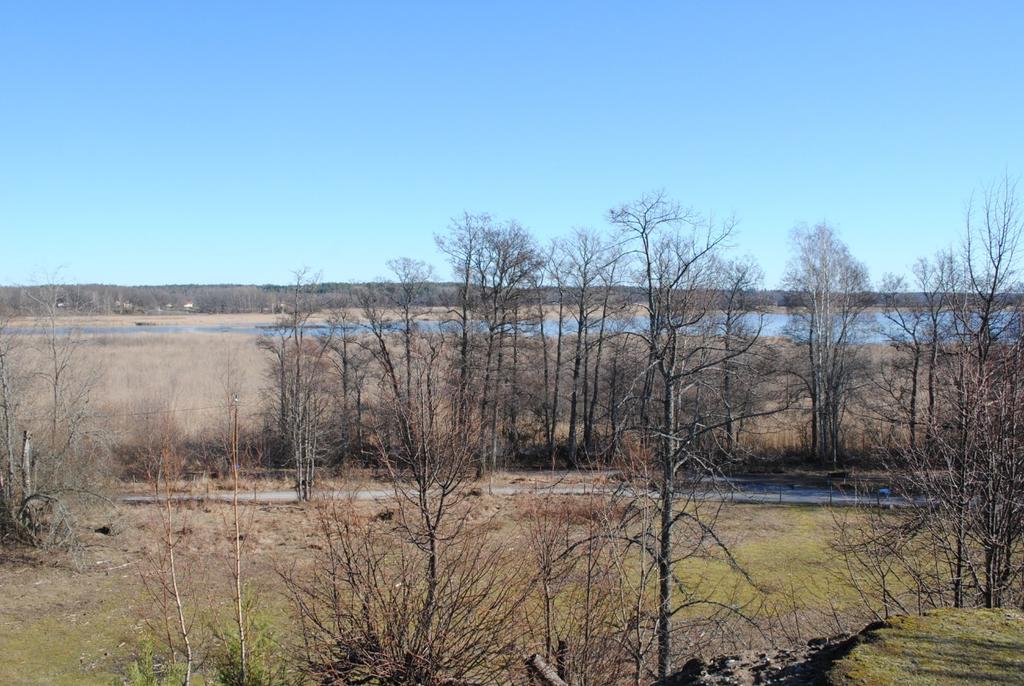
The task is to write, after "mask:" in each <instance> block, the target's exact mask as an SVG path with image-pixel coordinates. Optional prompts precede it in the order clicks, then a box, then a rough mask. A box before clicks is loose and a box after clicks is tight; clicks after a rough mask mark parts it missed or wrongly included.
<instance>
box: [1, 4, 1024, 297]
mask: <svg viewBox="0 0 1024 686" xmlns="http://www.w3.org/2000/svg"><path fill="white" fill-rule="evenodd" d="M840 5H842V6H840ZM1022 44H1024V3H1020V2H1005V3H984V2H982V3H952V2H950V3H942V2H920V3H911V2H898V3H895V2H880V3H866V2H857V3H852V2H851V3H832V2H824V3H822V2H813V3H812V2H808V3H796V2H750V3H741V2H729V3H725V2H700V3H697V2H692V3H686V2H667V3H646V2H645V3H632V2H620V3H602V2H578V3H569V2H565V3H563V2H536V3H533V2H523V1H519V2H507V3H497V2H493V3H492V2H472V3H469V2H467V3H464V4H457V3H440V2H438V3H427V2H417V3H386V2H362V3H356V2H323V3H311V2H287V3H285V2H238V3H229V2H216V1H211V2H198V1H195V2H103V1H96V2H79V1H77V0H76V1H75V2H68V3H66V4H61V3H52V2H43V1H40V2H16V1H15V0H6V1H4V2H2V4H0V255H2V259H0V283H5V284H9V283H23V282H26V281H29V280H31V279H33V278H36V277H38V276H39V275H40V274H43V273H46V272H50V271H52V270H54V269H56V268H58V267H63V272H62V273H63V278H65V279H67V280H73V281H102V282H107V283H111V282H115V283H125V284H138V283H166V282H178V283H180V282H245V283H250V282H257V283H262V282H282V281H286V280H287V279H288V278H289V274H290V272H291V271H292V270H293V269H294V268H296V267H299V266H302V265H308V266H310V267H312V268H315V269H320V270H322V271H323V276H324V278H325V279H328V280H365V279H370V278H373V277H375V276H378V275H382V274H383V273H385V267H384V262H385V260H386V259H388V258H389V257H395V256H399V255H409V256H413V257H420V258H425V259H428V260H430V261H432V262H435V263H437V264H440V262H441V261H440V259H439V257H438V255H437V253H436V251H435V250H434V247H433V239H432V235H433V233H434V232H435V231H438V230H441V229H443V228H444V227H445V226H446V224H447V223H448V220H449V217H451V216H453V215H457V214H459V213H461V212H462V211H463V210H470V211H477V212H479V211H487V212H490V213H492V214H494V215H497V216H500V217H515V218H517V219H518V220H519V221H520V222H522V223H523V224H525V225H526V226H528V227H529V228H530V229H532V230H533V231H534V232H535V234H536V235H537V236H538V237H539V238H541V239H542V240H543V239H546V238H548V237H550V236H553V235H556V234H558V233H560V232H563V231H566V230H567V229H569V228H570V227H572V226H574V225H591V226H603V225H604V214H605V212H606V211H607V209H608V208H609V207H610V206H612V205H613V204H617V203H620V202H623V201H626V200H629V199H631V198H634V197H636V196H638V195H639V194H641V193H643V192H644V191H647V190H650V189H654V188H660V187H663V188H665V189H666V190H667V191H668V192H669V193H671V194H672V195H674V196H675V197H676V198H678V199H679V200H680V201H682V202H683V203H684V204H692V205H694V206H695V207H697V208H699V209H702V210H705V211H714V212H715V213H717V214H720V215H724V214H729V213H734V214H735V215H736V216H737V217H738V218H739V219H740V221H741V223H740V233H739V235H738V237H737V241H736V243H737V250H738V251H739V252H741V253H750V254H753V255H755V256H756V257H757V258H759V259H760V261H761V263H762V266H763V267H764V269H765V272H766V274H767V281H768V285H775V284H776V283H777V282H778V280H779V277H780V275H781V273H782V271H783V268H784V265H785V261H786V248H787V246H786V243H787V240H788V235H789V231H790V229H791V228H792V226H793V225H794V224H796V223H798V222H803V221H806V222H815V221H818V220H821V219H823V218H827V219H828V220H829V221H830V222H832V223H834V224H835V225H837V226H838V227H839V228H840V231H841V233H842V235H843V237H844V238H845V239H846V240H847V242H848V243H849V244H850V246H851V248H852V250H853V252H854V253H855V254H856V255H857V256H858V257H860V258H861V259H863V260H864V261H865V262H867V263H868V265H869V266H870V268H871V271H872V276H873V277H878V276H880V275H881V273H882V272H885V271H902V270H903V269H904V268H905V267H906V266H907V265H908V264H910V263H911V262H912V261H913V259H914V258H915V257H917V256H918V255H922V254H928V253H931V252H932V251H934V250H936V249H938V248H940V247H943V246H944V245H947V244H949V243H950V242H951V241H953V240H955V239H956V236H957V235H958V233H959V231H960V228H961V226H962V219H963V209H964V204H965V201H966V200H967V199H968V197H969V195H970V193H971V192H972V190H974V189H976V188H977V187H978V186H979V185H981V184H984V183H987V182H990V181H992V180H993V179H995V178H996V177H998V176H999V175H1001V174H1002V173H1003V172H1004V170H1008V171H1009V172H1010V173H1011V174H1020V173H1022V172H1024V131H1022V124H1024V107H1022V105H1024V50H1022ZM445 273H447V272H446V270H445Z"/></svg>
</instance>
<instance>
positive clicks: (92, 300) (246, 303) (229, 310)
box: [0, 281, 923, 316]
mask: <svg viewBox="0 0 1024 686" xmlns="http://www.w3.org/2000/svg"><path fill="white" fill-rule="evenodd" d="M389 286H393V284H390V283H388V282H384V281H378V282H366V283H344V282H323V283H317V284H315V286H314V287H313V288H314V290H315V293H314V294H313V299H314V301H315V305H316V307H317V308H318V309H320V310H331V309H337V308H346V307H350V308H358V307H360V306H361V305H360V300H359V293H361V292H363V291H365V290H367V289H371V290H372V289H374V288H381V287H385V288H386V287H389ZM292 288H294V285H287V284H284V285H282V284H263V285H255V284H250V285H245V284H168V285H163V286H117V285H110V284H67V285H65V286H63V287H62V288H61V289H60V293H61V299H60V302H59V303H57V304H58V306H59V307H60V308H61V309H63V310H64V311H66V312H68V313H74V314H105V315H111V314H125V315H131V314H161V313H181V312H193V313H214V314H268V313H275V312H282V311H285V310H286V309H287V301H288V297H287V293H288V291H289V290H290V289H292ZM44 289H45V290H44ZM535 290H541V291H545V290H552V289H550V288H539V289H535ZM619 290H620V291H621V293H620V297H621V298H622V299H623V300H625V301H627V302H629V301H633V300H635V301H636V302H640V300H641V299H642V297H643V294H642V293H641V292H640V291H639V290H637V289H631V288H628V287H621V288H620V289H619ZM634 291H635V292H634ZM44 292H47V293H52V292H53V291H52V289H50V288H48V287H46V286H42V285H33V286H0V311H2V312H6V313H8V314H12V315H15V316H18V315H25V316H27V315H31V314H33V313H34V312H35V311H36V310H37V309H38V305H39V301H40V297H41V295H42V293H44ZM752 295H756V296H757V297H756V298H755V299H756V300H757V301H758V302H759V303H760V304H761V305H762V306H763V307H788V306H790V305H792V303H793V294H792V293H790V292H788V291H785V290H760V289H759V290H757V291H756V292H755V293H753V294H752ZM865 295H866V296H868V299H869V300H870V301H873V304H875V305H880V304H881V302H882V295H881V294H880V293H869V294H865ZM898 297H899V299H900V301H901V303H900V304H902V305H904V306H913V305H914V304H915V302H917V301H919V300H921V299H923V296H922V295H921V294H919V293H912V292H907V293H901V294H899V296H898ZM458 300H459V286H458V284H456V283H452V282H443V281H436V282H432V283H430V284H427V286H426V288H425V289H424V292H423V295H422V305H423V306H426V307H446V306H454V305H455V304H457V303H458Z"/></svg>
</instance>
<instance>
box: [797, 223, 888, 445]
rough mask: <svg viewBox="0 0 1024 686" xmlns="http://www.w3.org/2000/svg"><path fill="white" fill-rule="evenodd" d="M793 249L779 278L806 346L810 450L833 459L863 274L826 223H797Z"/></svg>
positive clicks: (862, 304) (864, 289) (863, 302)
mask: <svg viewBox="0 0 1024 686" xmlns="http://www.w3.org/2000/svg"><path fill="white" fill-rule="evenodd" d="M793 251H794V256H793V258H792V259H791V261H790V265H789V269H788V271H787V273H786V277H785V280H784V284H785V287H786V288H788V289H789V290H790V291H792V294H793V297H794V300H795V302H794V303H793V306H792V307H791V308H790V316H791V317H792V319H793V335H794V338H795V340H796V342H797V343H798V344H802V345H803V346H805V348H806V351H807V364H806V366H805V368H804V369H803V370H801V371H798V372H797V374H798V375H799V376H800V377H801V378H802V379H803V381H804V383H805V385H806V387H807V392H808V395H809V396H810V401H811V451H812V453H813V454H814V456H815V457H817V458H818V459H819V460H822V461H825V460H828V461H831V462H832V463H833V464H835V463H837V462H838V461H839V458H840V456H841V454H842V422H843V415H844V413H845V411H846V409H847V404H848V402H849V399H850V394H851V393H852V391H853V390H854V386H855V384H856V383H857V380H856V376H855V375H856V373H857V372H858V367H857V360H856V358H855V351H854V345H855V344H856V343H857V342H858V335H859V333H860V328H861V324H862V321H863V314H864V311H865V310H866V308H867V306H868V304H869V299H868V297H867V293H868V292H869V284H868V275H867V270H866V268H865V267H864V265H863V264H861V263H860V262H858V261H857V260H856V259H854V258H853V256H852V255H850V252H849V250H848V249H847V247H846V245H845V244H844V243H843V242H842V241H841V240H840V239H839V237H838V236H837V235H836V232H835V230H833V229H832V227H830V226H829V225H828V224H818V225H817V226H815V227H814V228H807V227H798V228H796V229H795V230H794V231H793Z"/></svg>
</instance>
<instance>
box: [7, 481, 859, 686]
mask: <svg viewBox="0 0 1024 686" xmlns="http://www.w3.org/2000/svg"><path fill="white" fill-rule="evenodd" d="M525 478H526V477H524V476H523V475H515V474H510V475H501V476H500V479H499V483H515V482H517V480H521V479H525ZM519 483H524V481H519ZM338 485H341V484H338ZM378 485H379V484H378ZM538 485H539V483H538ZM479 489H480V495H478V496H476V497H473V498H471V499H470V506H471V507H472V517H473V519H474V520H475V521H476V522H477V523H478V524H481V525H482V526H483V528H482V529H481V530H486V531H488V532H489V533H488V535H490V536H498V537H501V539H502V540H503V541H507V542H508V545H509V546H510V550H516V549H518V547H519V546H523V545H526V541H525V539H524V529H523V527H524V522H523V520H522V513H523V512H526V511H530V509H531V507H533V505H535V504H536V503H537V502H538V501H537V499H538V498H543V502H544V503H546V504H547V505H548V506H551V507H555V508H558V509H571V508H572V507H573V506H577V505H580V504H581V503H582V502H583V500H582V498H581V497H578V496H576V497H573V496H537V495H533V494H527V493H522V494H518V495H515V496H488V495H487V494H486V485H485V484H481V485H480V486H479ZM394 506H395V505H394V503H393V502H391V501H388V500H384V501H380V502H374V501H353V502H350V503H344V504H343V508H344V509H345V510H346V511H349V512H355V513H363V514H364V515H365V516H376V515H377V514H379V513H381V512H383V511H384V510H388V509H390V508H393V507H394ZM243 510H244V521H245V522H246V525H245V527H244V529H245V530H246V536H245V545H246V546H247V564H246V569H245V572H244V573H245V575H246V578H247V579H249V580H250V582H251V583H252V584H253V585H254V588H255V589H256V590H257V592H258V595H259V597H260V603H261V605H262V606H263V607H264V608H265V609H267V610H269V611H270V613H271V615H272V616H273V617H274V623H275V625H276V627H277V629H278V630H279V632H280V633H281V634H282V635H284V636H288V637H289V640H291V639H294V638H296V636H295V633H294V627H293V626H292V624H291V622H292V619H291V613H290V609H289V608H290V605H289V601H288V599H287V596H286V593H285V588H284V586H283V582H282V580H281V576H280V573H281V572H283V571H286V570H288V569H290V568H291V567H292V566H293V565H299V566H300V567H301V566H302V565H306V564H309V563H310V562H311V561H312V560H313V559H314V555H315V553H316V552H317V550H318V546H319V545H320V542H319V539H318V537H317V534H316V523H315V514H316V513H315V505H309V506H299V505H273V506H272V505H247V506H245V507H244V508H243ZM159 516H160V513H159V508H158V507H157V506H153V505H141V506H132V507H124V508H122V509H121V511H120V513H119V515H118V517H117V518H116V519H115V520H114V521H113V522H112V521H111V520H110V519H109V518H106V519H103V520H100V519H96V520H95V521H91V522H89V525H90V527H93V526H98V525H100V524H104V523H106V524H112V525H113V526H114V529H115V532H116V534H115V535H113V536H103V535H100V534H93V533H90V534H87V536H88V540H87V543H88V544H90V546H91V547H90V548H89V550H88V553H87V556H88V563H87V569H86V571H84V572H74V571H71V570H69V569H66V568H64V567H62V566H54V565H53V564H52V561H51V563H44V564H39V562H40V560H39V559H34V560H28V559H22V560H8V561H6V562H2V563H0V586H2V587H3V588H6V589H13V590H14V592H13V593H8V594H6V599H5V602H4V604H3V605H2V606H0V654H2V655H5V656H6V657H5V659H4V660H2V661H0V683H4V684H72V683H73V684H109V683H110V682H111V679H112V678H113V677H114V675H116V674H117V673H118V671H119V670H120V669H121V668H123V666H124V665H125V664H126V663H127V662H128V661H129V660H130V659H131V657H132V654H133V651H134V650H135V649H136V648H137V647H138V645H139V640H140V639H142V638H144V637H145V636H147V635H148V632H149V631H150V624H148V623H147V621H146V620H152V618H153V617H155V616H158V607H157V606H156V605H155V604H154V603H153V601H152V600H151V599H150V598H148V596H147V595H146V593H145V592H144V587H143V583H142V576H141V572H142V571H143V570H144V569H145V565H146V559H147V558H146V555H147V552H148V551H152V550H154V549H155V548H156V547H157V546H158V543H157V536H156V532H157V531H158V528H159V521H160V520H159ZM175 516H176V529H177V530H178V531H179V534H180V535H182V536H183V537H184V539H183V541H182V544H181V555H182V568H183V569H185V570H186V571H185V572H184V574H185V576H184V581H183V583H184V584H186V585H187V586H188V588H189V594H190V602H191V603H192V606H193V607H196V608H200V609H199V610H198V615H197V618H196V627H197V634H196V636H197V642H198V643H199V650H200V654H201V652H202V649H203V641H204V640H207V639H208V636H209V631H210V627H214V626H217V625H223V623H224V622H225V621H226V617H227V614H229V612H230V607H229V605H230V597H231V594H230V590H229V588H228V584H229V583H230V573H229V570H230V564H231V563H230V557H229V555H230V545H229V544H228V542H229V541H230V537H229V531H230V526H229V523H230V511H229V507H228V505H226V504H224V503H216V502H208V503H202V502H197V503H190V504H188V505H186V506H184V507H183V508H182V510H181V511H180V512H178V513H177V514H176V515H175ZM830 522H831V516H830V514H829V512H828V510H826V509H824V508H801V507H755V506H749V505H726V506H724V508H723V512H722V516H721V517H720V520H719V525H718V530H719V533H720V535H721V536H722V537H723V540H725V541H726V542H727V543H728V544H729V545H730V547H731V548H732V550H733V552H734V554H736V556H737V558H738V559H739V560H740V562H741V563H742V564H743V565H744V566H745V568H746V569H747V571H748V572H749V573H750V574H751V576H752V577H753V578H754V580H755V581H756V582H757V584H758V586H759V587H761V588H763V590H764V591H765V592H766V593H767V594H768V597H769V600H771V601H772V602H773V603H774V604H778V605H780V606H783V605H787V604H788V603H790V602H792V603H794V605H793V607H792V608H790V607H788V606H787V607H785V608H783V609H784V610H785V611H786V612H791V613H793V617H791V618H790V620H791V621H790V623H793V622H798V623H800V624H801V626H800V628H801V630H802V638H803V639H804V640H806V638H808V637H809V636H811V635H817V634H815V633H814V631H815V630H816V629H817V628H818V627H820V626H822V625H820V624H815V622H816V621H821V618H822V617H823V616H825V615H828V614H830V613H831V612H832V610H833V609H834V608H833V607H832V606H831V602H830V600H833V601H834V600H835V597H836V596H837V595H839V596H840V597H843V598H844V599H845V598H849V597H850V596H851V591H850V590H849V589H846V590H845V591H843V589H838V588H836V587H834V586H831V584H832V583H835V577H834V572H835V571H836V569H837V568H838V562H837V561H835V560H833V559H832V558H831V556H830V555H829V548H828V542H829V540H830V537H831V528H830ZM527 558H528V554H527V553H526V552H525V551H524V552H523V554H522V555H520V556H518V557H517V559H527ZM694 564H697V563H694ZM691 571H693V572H694V573H697V574H699V575H700V576H701V577H702V578H704V579H705V580H706V581H707V582H708V583H720V584H721V585H722V588H723V592H727V591H728V589H729V588H731V586H732V585H733V583H734V582H735V581H736V573H735V571H734V570H732V569H730V568H727V567H725V566H723V565H721V564H717V563H715V562H714V561H708V562H707V563H705V564H704V566H703V568H701V569H691ZM716 580H717V581H716ZM794 589H798V591H797V592H796V593H795V594H794V592H793V591H794ZM830 594H831V597H830ZM226 613H227V614H226ZM204 637H206V638H204Z"/></svg>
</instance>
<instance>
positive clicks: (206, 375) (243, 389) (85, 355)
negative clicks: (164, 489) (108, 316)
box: [78, 333, 269, 436]
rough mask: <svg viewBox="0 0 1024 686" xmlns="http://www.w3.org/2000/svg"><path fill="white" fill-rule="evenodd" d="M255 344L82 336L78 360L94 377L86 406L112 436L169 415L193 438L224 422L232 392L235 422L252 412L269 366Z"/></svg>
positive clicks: (241, 338)
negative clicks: (105, 421) (235, 402)
mask: <svg viewBox="0 0 1024 686" xmlns="http://www.w3.org/2000/svg"><path fill="white" fill-rule="evenodd" d="M256 341H257V337H255V336H245V335H241V334H207V333H189V334H138V335H128V336H126V335H110V336H89V335H87V336H83V338H82V346H81V348H80V350H79V352H78V354H79V356H80V357H79V361H80V362H81V367H82V368H83V369H87V370H93V372H94V373H95V375H96V377H95V382H94V386H93V389H92V393H91V398H92V403H93V405H94V407H95V408H96V410H97V412H100V413H102V414H104V415H109V418H110V420H111V424H112V426H113V428H114V429H115V431H118V432H130V431H131V429H132V427H133V425H138V424H140V423H143V420H146V421H145V423H150V424H152V423H153V420H154V418H159V417H163V416H171V417H173V418H174V420H175V424H176V426H177V428H178V429H180V430H182V431H184V432H185V433H186V434H187V435H189V436H195V435H197V434H199V433H201V432H204V431H208V430H216V429H217V428H220V427H223V426H224V425H225V424H226V422H227V417H228V405H229V402H230V399H231V397H232V396H233V395H234V394H237V395H238V398H239V403H240V413H239V414H240V419H242V420H251V419H252V418H253V416H254V415H255V414H256V412H257V410H258V405H259V401H260V390H261V388H262V387H263V386H264V384H265V378H266V370H267V368H268V363H269V358H268V356H267V353H266V352H265V351H263V350H260V349H259V347H258V346H257V345H256Z"/></svg>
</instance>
